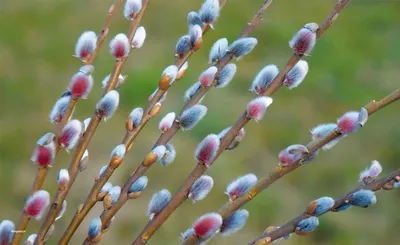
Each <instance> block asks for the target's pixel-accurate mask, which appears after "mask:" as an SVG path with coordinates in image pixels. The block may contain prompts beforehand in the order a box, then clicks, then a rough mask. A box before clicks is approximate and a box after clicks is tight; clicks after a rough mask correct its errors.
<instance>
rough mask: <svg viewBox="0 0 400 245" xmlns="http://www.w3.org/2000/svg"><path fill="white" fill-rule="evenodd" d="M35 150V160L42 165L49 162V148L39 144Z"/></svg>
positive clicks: (50, 157) (46, 164) (44, 165)
mask: <svg viewBox="0 0 400 245" xmlns="http://www.w3.org/2000/svg"><path fill="white" fill-rule="evenodd" d="M36 151H37V160H36V162H37V163H38V164H39V165H40V166H42V167H46V166H48V165H50V164H51V161H52V156H51V155H52V153H51V150H50V149H49V148H47V147H45V146H41V145H39V146H38V147H37V149H36Z"/></svg>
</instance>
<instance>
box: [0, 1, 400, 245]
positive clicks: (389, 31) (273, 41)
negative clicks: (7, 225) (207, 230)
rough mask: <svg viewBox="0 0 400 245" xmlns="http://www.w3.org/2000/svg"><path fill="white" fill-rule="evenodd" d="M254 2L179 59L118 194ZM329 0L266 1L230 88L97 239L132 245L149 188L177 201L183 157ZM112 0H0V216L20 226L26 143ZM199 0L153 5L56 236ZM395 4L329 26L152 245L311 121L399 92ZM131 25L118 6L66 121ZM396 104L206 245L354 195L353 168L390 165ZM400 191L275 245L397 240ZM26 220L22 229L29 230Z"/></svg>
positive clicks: (397, 131)
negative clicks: (80, 43)
mask: <svg viewBox="0 0 400 245" xmlns="http://www.w3.org/2000/svg"><path fill="white" fill-rule="evenodd" d="M262 2H263V0H257V1H256V0H253V1H244V0H228V1H227V4H226V6H225V7H224V9H223V10H222V13H221V17H220V19H219V20H218V22H217V23H216V25H215V30H214V31H210V32H209V33H207V35H206V36H205V38H204V44H203V46H202V49H201V50H200V51H198V52H197V53H196V54H195V55H194V56H192V57H191V58H190V62H189V63H190V65H189V70H188V72H187V74H186V76H185V78H184V79H182V80H181V81H179V82H177V83H176V84H174V85H173V87H171V89H170V92H169V94H168V99H167V100H166V102H165V103H164V105H163V110H162V113H161V114H160V115H159V116H158V117H157V118H156V119H155V120H153V121H151V123H149V125H148V126H147V127H146V128H145V130H143V132H142V133H141V134H140V136H139V137H138V138H137V140H136V143H135V146H134V148H133V149H132V151H131V152H130V153H129V154H128V155H127V157H126V160H125V163H124V164H123V165H122V166H121V167H120V169H118V171H117V172H116V174H114V176H113V177H112V180H111V182H112V183H113V184H114V185H122V184H123V183H124V181H125V180H126V178H127V176H128V175H129V173H130V172H131V170H133V168H134V167H135V166H137V165H138V164H139V163H140V162H141V160H142V158H143V156H144V155H145V154H146V153H147V152H148V151H149V150H150V148H151V146H152V145H153V143H154V142H155V140H156V138H157V137H158V136H159V132H158V130H157V124H158V121H159V119H161V117H162V116H163V115H165V114H166V113H168V112H170V111H174V112H179V111H180V109H181V107H182V105H183V99H182V98H183V93H184V91H185V90H186V89H187V88H188V87H189V86H190V85H191V84H192V83H194V82H195V81H196V79H197V77H198V75H199V74H200V73H201V72H202V71H203V70H204V69H206V68H207V67H208V65H207V57H208V51H209V48H210V47H211V45H212V44H213V43H214V42H215V41H216V40H217V39H219V38H222V37H226V38H228V40H230V41H233V40H234V39H235V37H236V36H237V35H238V34H239V32H240V30H241V29H242V28H243V26H244V25H245V24H246V23H247V22H248V21H249V20H250V19H251V18H252V16H253V14H254V13H255V12H256V10H257V9H258V7H259V6H260V5H261V4H262ZM335 2H336V1H335V0H329V1H328V0H323V1H320V0H308V1H295V0H280V1H275V2H274V3H273V4H272V5H271V7H270V8H269V10H268V11H267V13H266V14H265V17H264V20H263V22H262V24H261V25H260V26H259V27H258V28H257V29H256V30H255V31H254V32H253V33H252V35H251V36H253V37H256V38H257V39H258V40H259V42H258V45H257V47H256V49H255V50H254V51H253V52H252V53H251V54H249V55H247V56H246V57H245V58H243V59H242V60H240V61H239V62H238V63H237V65H238V72H237V74H236V77H235V79H234V80H233V82H232V83H231V84H230V85H229V86H228V87H227V88H225V89H212V90H211V91H210V92H209V93H208V94H207V96H206V99H205V100H204V102H203V103H204V104H205V105H206V106H208V107H209V112H208V114H207V116H206V117H205V118H204V119H203V120H202V121H201V123H200V124H199V125H198V126H197V127H196V128H195V129H193V130H192V131H189V132H179V133H178V134H177V135H176V137H174V138H173V140H172V142H173V144H174V145H175V146H176V149H177V151H178V156H177V159H176V162H175V163H174V164H172V165H171V166H169V167H167V168H162V167H161V166H159V165H155V166H154V167H153V168H151V169H150V170H149V171H148V173H147V176H148V177H149V179H150V182H149V185H148V187H147V189H146V191H145V192H144V193H143V196H142V197H141V198H140V199H137V200H132V201H130V202H128V203H127V204H126V205H125V206H124V208H123V209H122V210H121V211H120V212H119V213H118V215H117V217H116V221H115V223H114V224H113V226H112V228H111V229H110V231H109V232H108V233H107V234H106V235H105V236H104V237H103V240H102V244H130V242H131V241H133V239H134V238H135V237H136V236H137V235H138V233H139V232H140V231H141V230H142V228H143V227H144V225H145V223H146V222H147V219H148V218H147V217H146V215H145V213H146V208H147V203H148V201H149V199H150V197H151V195H152V194H153V193H155V192H156V191H159V190H160V189H163V188H167V189H169V190H170V191H171V192H172V193H174V192H175V191H176V190H177V189H178V187H179V186H180V184H181V183H182V182H183V181H184V179H185V178H186V176H187V175H188V174H189V172H190V171H191V169H193V168H194V166H195V163H196V162H195V161H194V158H193V153H192V152H193V151H194V149H195V147H196V145H197V143H198V142H200V141H201V140H202V139H203V138H204V137H205V136H206V135H207V134H209V133H218V132H220V131H221V130H222V129H224V128H225V127H227V126H230V125H231V124H233V123H234V121H235V120H236V118H237V117H238V116H239V115H240V114H241V113H242V111H243V109H244V108H245V105H246V103H247V102H248V101H249V100H250V99H251V98H252V96H253V94H252V93H250V92H249V91H248V87H249V85H250V84H251V82H252V80H253V78H254V76H255V74H256V73H257V72H258V71H259V70H260V69H261V68H263V67H264V66H265V65H267V64H272V63H273V64H277V65H278V66H279V67H282V66H283V65H284V64H285V63H286V61H287V59H288V57H289V56H290V55H291V50H290V48H289V47H288V41H289V39H290V38H291V37H292V35H293V34H294V33H295V32H296V31H297V30H298V29H299V28H301V27H302V26H303V25H304V24H305V23H308V22H317V23H320V22H322V20H323V19H324V18H325V17H326V16H327V15H328V13H329V12H330V10H331V8H332V6H333V5H334V4H335ZM111 3H112V0H108V1H99V0H87V1H66V0H59V1H49V0H40V1H39V0H31V1H21V0H16V1H5V0H0V100H1V103H0V196H1V201H0V217H1V219H11V220H13V221H15V222H16V221H17V220H18V217H19V213H20V210H21V208H22V207H23V203H24V200H25V198H26V194H27V193H28V191H29V189H30V185H31V183H32V180H33V178H34V173H35V165H33V164H32V163H31V162H30V160H29V159H30V155H31V153H32V150H33V147H34V146H35V142H36V140H37V139H38V138H39V137H40V136H41V135H43V134H44V133H46V132H49V131H51V130H53V128H54V126H53V125H51V124H50V123H49V120H48V114H49V112H50V110H51V108H52V106H53V103H54V102H55V101H56V99H57V98H58V96H59V95H60V94H61V93H62V92H63V91H64V90H65V89H66V86H67V84H68V82H69V79H70V77H71V76H72V75H73V74H74V73H75V72H76V71H77V69H78V68H79V66H80V62H79V60H77V59H75V58H73V57H72V55H73V51H74V45H75V41H76V40H77V38H78V36H79V35H80V34H81V33H82V32H83V31H84V30H94V31H96V32H98V31H99V30H100V27H101V25H102V23H103V20H104V18H105V14H106V12H107V10H108V7H109V6H110V4H111ZM201 3H202V1H201V0H196V1H183V0H180V1H152V2H151V4H150V6H149V8H148V10H147V12H146V14H145V17H144V19H143V21H142V24H143V25H144V26H145V28H146V30H147V34H148V35H147V40H146V42H145V45H144V46H143V48H142V49H140V50H134V51H133V52H132V54H131V57H130V58H129V61H128V62H127V64H126V65H125V68H124V72H123V73H124V74H125V75H128V76H129V78H128V80H127V82H126V83H125V84H124V85H123V86H122V87H121V88H120V89H119V91H120V93H121V105H120V107H119V109H118V111H117V112H116V114H115V115H114V117H113V118H112V119H111V120H109V121H107V122H106V123H102V125H101V126H100V128H99V130H98V132H97V133H96V135H95V137H94V138H93V140H92V143H91V145H90V147H89V152H90V165H89V167H88V169H87V170H86V171H85V172H83V173H81V174H80V175H79V177H78V179H77V181H76V184H75V185H74V188H73V189H72V191H71V192H70V195H69V196H68V198H67V200H68V209H67V212H66V215H65V216H64V218H63V219H62V220H60V221H58V222H57V228H56V233H55V234H54V235H53V237H52V239H51V240H50V241H49V242H48V244H56V242H57V238H59V237H60V235H61V233H62V232H63V231H64V229H65V228H66V227H67V225H68V223H69V221H70V219H71V217H72V215H73V213H74V212H75V210H76V207H77V206H78V204H80V203H81V202H82V201H83V200H84V198H85V196H86V195H87V193H88V190H89V188H90V186H91V185H92V184H93V182H94V177H95V176H96V174H97V172H98V171H99V169H100V168H101V166H103V165H104V164H107V163H108V158H109V152H111V150H112V149H113V147H114V146H115V145H117V144H118V143H119V142H120V141H121V140H122V137H123V135H124V133H125V131H124V122H125V119H126V118H127V116H128V115H129V113H130V111H131V110H132V109H133V108H134V107H137V106H145V102H146V99H147V97H148V96H149V94H150V93H151V92H152V91H153V90H154V89H155V88H156V86H157V81H158V77H159V75H160V74H161V72H162V70H163V69H164V68H165V67H166V66H168V65H170V64H172V63H173V61H174V57H173V54H174V47H175V43H176V41H177V40H178V38H179V37H180V36H181V35H183V34H185V33H186V32H187V26H186V15H187V13H188V12H189V11H192V10H198V9H199V7H200V5H201ZM399 12H400V2H399V1H377V0H376V1H375V0H368V1H367V0H365V1H361V0H354V1H352V2H351V3H350V5H349V6H348V7H347V8H346V9H345V10H344V11H343V12H342V14H341V15H340V16H339V18H338V20H337V22H336V23H335V24H334V25H333V26H332V28H331V29H329V30H328V31H327V32H326V34H324V36H323V37H322V39H321V40H320V41H318V43H317V45H316V47H315V49H314V51H313V52H312V55H311V56H310V57H307V58H306V60H307V61H308V62H309V66H310V72H309V74H308V76H307V78H306V80H305V81H304V82H303V84H302V85H301V86H300V87H299V88H296V89H294V90H292V91H289V90H287V89H285V88H282V89H281V90H279V92H278V93H276V94H275V95H274V96H273V98H274V103H273V104H272V106H271V107H270V108H269V109H268V112H267V115H266V117H265V118H264V120H262V121H260V122H258V123H255V122H251V123H249V125H248V127H246V133H247V134H246V137H245V139H244V141H243V143H242V144H241V145H240V147H238V148H237V149H236V150H235V151H231V152H226V153H224V154H223V155H222V156H221V157H220V158H219V159H218V160H217V162H216V164H215V165H213V167H212V168H210V169H209V171H208V174H209V175H211V176H212V177H213V178H214V180H215V186H214V189H213V190H212V192H211V193H210V195H209V196H208V197H207V198H206V199H205V200H203V201H200V202H198V203H196V204H192V203H191V202H186V203H185V204H184V205H183V206H182V207H180V208H179V209H178V210H177V211H176V212H175V213H174V214H173V215H172V217H171V218H170V219H169V220H168V222H166V223H165V224H164V225H163V226H162V228H161V229H160V231H159V232H158V233H157V234H156V235H155V236H154V237H153V239H151V241H150V242H149V244H165V245H169V244H179V235H180V233H181V232H183V231H184V230H186V228H188V227H189V226H190V225H191V223H192V222H193V221H194V220H195V219H196V218H197V217H198V216H200V215H202V214H204V213H206V212H211V211H216V210H218V208H219V207H220V206H221V205H222V204H223V203H225V202H226V201H227V197H226V195H225V194H224V189H225V187H226V185H227V184H228V183H229V182H230V181H232V180H233V179H235V178H237V177H239V176H241V175H243V174H246V173H255V174H256V175H257V176H259V177H261V176H263V175H265V174H267V173H268V172H269V171H270V170H271V169H272V168H273V167H274V166H275V164H276V163H277V154H278V152H279V151H280V150H281V149H283V148H284V147H286V146H288V145H290V144H295V143H299V144H306V143H307V142H309V140H310V134H309V130H310V129H311V128H312V127H314V126H316V125H317V124H319V123H326V122H334V121H335V120H336V118H338V117H339V116H340V115H342V114H343V113H344V112H346V111H348V110H358V109H359V108H360V107H361V106H362V105H365V104H366V103H368V102H369V101H371V100H373V99H380V98H382V97H383V96H385V95H386V94H388V93H390V92H391V91H392V90H394V89H396V88H399V81H398V78H399V76H400V70H399V67H400V49H399V40H400V16H399ZM128 26H129V23H128V21H126V20H125V19H124V18H123V16H122V9H120V10H119V11H118V15H117V16H115V18H114V20H113V23H112V26H111V28H110V33H109V37H108V39H107V40H106V43H105V46H104V47H103V49H102V51H101V54H100V55H99V57H98V58H97V60H96V61H95V63H94V65H95V66H96V71H95V73H94V77H95V81H96V86H95V87H94V89H93V91H92V92H91V94H90V96H89V98H88V99H87V100H81V101H79V104H78V108H77V110H76V112H75V115H74V117H75V118H77V119H81V120H83V119H85V118H87V117H89V116H90V115H91V114H92V112H93V108H94V105H95V103H96V102H97V100H98V99H99V98H100V95H101V85H100V81H101V80H102V79H103V78H104V76H105V75H107V74H108V73H109V72H110V71H111V69H112V65H113V59H112V57H111V56H110V55H109V53H108V42H109V40H110V38H111V37H113V36H114V35H116V34H117V33H120V32H126V31H127V29H128ZM399 109H400V104H398V103H395V104H393V105H390V106H389V107H387V108H385V109H384V110H382V111H379V112H378V113H376V114H374V115H373V116H371V118H370V120H369V122H368V124H367V125H366V127H365V128H363V129H362V130H360V131H359V132H358V133H356V134H354V135H351V136H349V137H347V138H345V139H343V140H342V141H341V142H340V143H339V144H338V145H337V146H335V147H334V148H333V149H332V150H330V151H327V152H321V154H320V155H319V157H318V158H317V159H316V160H315V161H314V162H313V163H311V164H310V165H307V166H306V167H303V168H300V169H299V170H296V171H295V172H293V173H291V174H289V175H288V176H286V177H284V178H283V179H281V180H279V182H277V183H276V184H274V185H272V186H271V187H270V188H269V189H268V190H266V191H265V192H264V193H262V194H261V195H259V196H258V197H257V198H255V200H253V201H252V202H250V203H249V204H247V205H246V206H245V208H246V209H248V210H249V212H250V218H249V220H248V223H247V225H246V227H245V228H244V229H243V230H241V231H240V232H239V233H236V234H234V235H232V236H230V237H218V238H216V239H213V240H212V241H211V242H210V243H209V244H214V245H216V244H220V245H225V244H245V243H247V242H248V241H250V240H252V238H254V237H255V236H257V235H259V234H260V233H262V231H263V230H264V229H265V228H266V227H267V226H269V225H281V224H283V223H285V222H286V221H288V220H289V219H291V218H292V217H294V216H295V215H297V214H298V213H300V212H302V211H303V210H304V207H305V205H306V204H307V203H308V202H309V201H311V200H313V199H315V198H318V197H320V196H332V197H337V196H339V195H341V194H342V193H344V192H346V191H347V190H350V189H351V188H353V187H355V186H356V185H357V184H358V183H357V181H358V174H359V172H360V171H361V170H362V169H364V168H365V167H367V166H368V165H369V163H370V161H371V160H374V159H377V160H379V161H380V162H381V164H382V165H383V167H384V172H385V173H388V172H390V171H392V170H394V169H396V168H398V167H399V159H400V150H399V149H400V141H399V139H400V128H399V126H398V125H399V120H400V117H399V111H400V110H399ZM70 158H71V154H67V153H66V152H61V153H60V154H59V155H58V156H57V160H56V163H55V164H54V167H53V168H52V170H51V171H50V175H49V176H48V179H47V181H46V183H45V186H44V188H45V189H46V190H48V191H49V192H50V193H51V194H54V193H55V191H56V188H57V186H56V182H55V178H56V173H57V170H58V169H59V168H66V167H67V166H68V163H69V160H70ZM399 201H400V193H399V191H398V190H395V191H391V192H379V193H378V203H377V205H375V206H373V207H370V208H368V209H356V208H354V209H351V210H349V211H347V212H344V213H339V214H328V215H325V216H323V217H322V218H321V219H320V223H321V224H320V227H319V228H318V230H317V231H315V232H314V233H312V234H311V235H309V236H307V237H293V238H292V239H291V240H289V241H285V242H283V244H288V245H289V244H292V245H293V244H299V245H301V244H308V245H314V244H326V245H336V244H341V245H343V244H363V245H377V244H395V243H396V241H399V238H400V235H399V231H398V227H399V226H398V224H399V222H400V210H399ZM101 207H102V205H97V206H96V208H94V209H93V210H92V212H91V213H90V215H89V216H88V219H87V220H85V222H84V223H83V224H82V225H81V227H80V228H79V230H78V231H77V233H76V234H75V236H74V237H73V239H72V241H71V243H70V244H81V242H82V240H83V239H84V237H85V236H86V234H87V227H88V223H89V222H90V219H91V218H92V217H93V216H94V215H99V214H100V211H101ZM39 226H40V223H39V222H36V221H32V222H31V224H30V226H29V229H28V230H27V234H31V233H33V232H36V231H37V230H38V228H39Z"/></svg>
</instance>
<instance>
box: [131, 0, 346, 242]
mask: <svg viewBox="0 0 400 245" xmlns="http://www.w3.org/2000/svg"><path fill="white" fill-rule="evenodd" d="M349 1H350V0H342V1H339V2H338V3H337V4H336V5H335V7H334V9H333V10H332V11H331V13H330V14H329V16H328V17H327V19H326V20H325V21H324V22H323V24H322V25H321V26H320V29H321V30H320V31H318V32H317V39H319V38H320V37H321V35H322V34H323V33H324V31H326V29H328V28H329V26H330V25H326V24H324V23H332V22H333V20H335V19H336V18H337V15H338V13H339V12H340V11H341V10H342V9H343V8H344V6H346V4H347V3H348V2H349ZM267 2H268V1H266V2H265V3H264V4H266V3H267ZM345 3H346V4H345ZM338 6H342V7H340V8H339V7H338ZM264 11H265V10H264ZM332 16H335V17H332ZM261 17H262V14H259V12H257V14H256V16H255V17H254V18H253V21H254V20H258V19H259V18H261ZM327 20H328V21H327ZM253 21H252V22H253ZM252 22H250V24H249V25H248V26H247V27H246V29H247V28H248V29H249V30H251V29H250V28H251V26H252V24H251V23H252ZM254 23H257V22H254ZM242 33H247V31H246V30H245V31H244V32H242ZM301 58H302V56H301V55H296V54H294V55H292V56H291V58H290V59H289V61H288V63H287V64H286V66H285V68H284V69H282V70H281V71H280V73H279V74H278V75H277V76H276V77H275V78H274V80H273V82H272V83H271V84H270V85H269V86H268V88H267V90H266V91H265V92H264V95H268V96H270V95H272V94H274V93H275V92H276V91H277V90H278V89H279V88H280V87H281V86H282V81H283V78H284V76H285V74H286V73H287V72H288V71H290V70H291V69H292V68H293V66H295V65H296V63H297V62H298V61H299V60H300V59H301ZM223 60H224V59H223ZM202 90H203V91H204V88H203V87H202V88H200V89H199V91H200V93H201V91H202ZM199 91H198V92H199ZM196 96H199V97H198V98H201V97H202V95H198V94H196ZM196 96H194V97H196ZM249 121H250V119H249V118H248V117H247V116H246V112H244V113H243V114H242V115H241V116H240V117H239V119H238V120H237V121H236V123H235V124H234V125H233V126H232V127H231V128H230V130H229V131H228V133H226V135H225V136H224V137H223V138H222V139H221V142H220V146H219V150H218V152H217V154H216V156H215V158H214V160H213V161H212V162H211V163H210V165H211V164H212V163H213V162H214V161H215V160H216V159H217V158H218V156H219V155H220V154H221V153H222V152H223V151H224V149H226V147H227V146H228V145H229V144H230V142H231V141H232V140H233V138H234V137H235V136H236V135H237V133H238V132H239V131H240V130H241V129H242V128H243V127H244V126H245V125H246V124H247V123H248V122H249ZM207 169H208V167H206V166H205V165H203V164H201V163H199V164H197V166H196V167H195V169H194V170H193V171H192V173H191V174H190V175H189V177H188V178H187V179H186V181H185V182H184V183H183V185H182V186H181V187H180V189H179V190H178V192H177V193H176V194H175V195H174V197H173V198H172V200H171V201H170V202H169V203H168V205H167V206H166V207H165V208H164V209H163V210H162V211H161V212H160V213H159V214H158V215H157V216H156V217H154V218H153V219H152V220H151V221H150V222H149V223H148V224H147V225H146V227H145V228H144V229H143V231H142V232H141V233H140V235H139V236H138V237H137V238H136V240H135V241H134V242H133V243H132V244H134V245H139V244H146V243H147V241H148V240H149V239H150V238H151V236H152V235H153V234H154V233H155V232H156V231H157V230H158V228H159V227H160V226H161V225H162V224H163V223H164V222H165V221H166V220H167V219H168V217H169V216H170V215H171V214H172V212H173V211H174V210H175V209H177V208H178V207H179V206H180V205H181V204H182V203H183V202H184V201H185V200H186V199H187V195H188V193H189V190H190V187H191V186H192V185H193V183H194V182H195V181H196V180H197V179H198V178H199V177H200V176H201V175H203V174H204V173H205V171H206V170H207Z"/></svg>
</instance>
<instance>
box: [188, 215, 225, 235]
mask: <svg viewBox="0 0 400 245" xmlns="http://www.w3.org/2000/svg"><path fill="white" fill-rule="evenodd" d="M221 225H222V217H221V215H219V214H217V213H208V214H204V215H203V216H201V217H200V218H198V219H197V220H196V221H195V222H194V224H193V229H194V233H195V234H196V235H197V236H198V237H200V238H202V239H207V238H209V237H211V236H212V235H214V233H216V232H217V231H218V229H219V228H220V227H221Z"/></svg>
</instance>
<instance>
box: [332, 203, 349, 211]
mask: <svg viewBox="0 0 400 245" xmlns="http://www.w3.org/2000/svg"><path fill="white" fill-rule="evenodd" d="M349 208H351V204H349V203H343V204H342V205H340V206H338V207H336V208H335V209H333V210H332V212H341V211H344V210H347V209H349Z"/></svg>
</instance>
